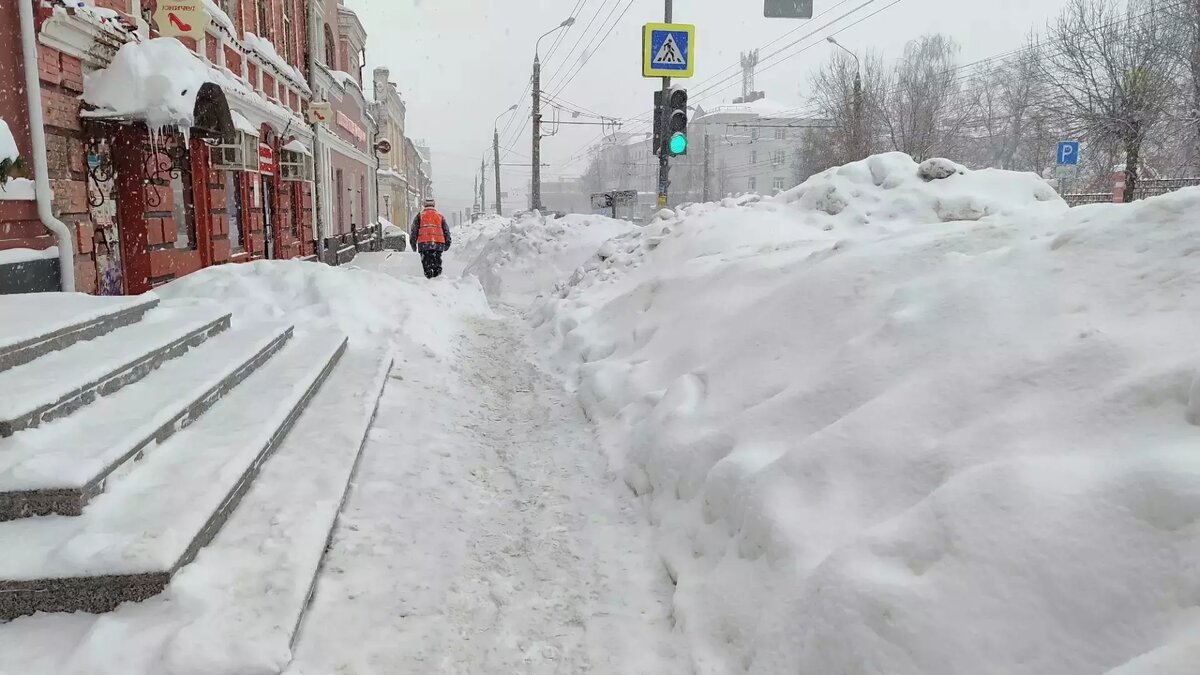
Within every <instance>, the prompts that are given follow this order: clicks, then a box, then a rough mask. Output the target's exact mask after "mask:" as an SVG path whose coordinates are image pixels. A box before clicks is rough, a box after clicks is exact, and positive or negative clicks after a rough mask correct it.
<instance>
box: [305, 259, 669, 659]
mask: <svg viewBox="0 0 1200 675" xmlns="http://www.w3.org/2000/svg"><path fill="white" fill-rule="evenodd" d="M435 283H438V282H435ZM456 326H458V330H457V334H455V335H447V336H444V339H445V346H446V351H445V352H444V353H437V351H436V350H427V351H426V352H425V353H423V354H415V355H414V354H407V355H405V356H404V358H403V359H402V360H398V361H397V363H396V366H395V368H394V369H393V371H392V374H391V379H390V380H389V382H388V386H387V389H386V391H385V394H384V398H383V401H382V402H381V405H380V410H379V415H378V418H377V422H376V425H375V427H374V429H373V430H372V431H371V434H370V439H369V441H368V445H367V447H366V449H365V452H364V457H363V464H362V466H361V467H360V470H359V474H358V476H359V477H358V484H357V485H356V486H355V488H354V489H353V491H352V493H351V497H350V500H349V503H348V504H347V506H346V510H345V512H344V513H343V516H342V520H341V522H340V525H339V529H338V533H337V535H336V537H335V540H334V546H333V549H332V551H331V552H330V553H329V555H328V557H327V558H326V561H325V571H324V574H323V576H322V578H321V580H320V583H319V586H318V588H317V595H316V599H315V603H314V606H313V608H312V610H311V611H310V613H309V615H308V617H307V619H306V622H305V624H304V626H303V627H302V632H301V635H300V640H299V644H298V646H297V653H296V659H295V661H294V662H293V663H292V666H291V669H290V670H289V673H291V674H292V675H301V674H303V675H314V674H318V673H320V674H324V673H357V674H359V675H365V674H367V673H389V674H400V673H414V674H416V673H420V674H421V675H427V674H429V675H432V674H434V673H480V674H482V673H582V672H591V673H613V674H618V673H619V674H621V675H633V674H636V673H647V674H650V673H653V674H655V675H670V674H672V673H682V672H687V671H686V669H685V668H684V665H683V660H682V659H680V658H679V657H678V655H677V654H676V653H675V645H676V643H675V641H674V638H673V635H672V626H673V619H672V617H671V601H670V598H671V593H672V586H671V581H670V579H669V578H668V576H667V573H666V570H665V568H664V567H663V564H662V562H661V561H660V559H659V558H658V557H657V556H656V554H655V553H654V550H653V546H652V543H651V534H650V531H649V526H648V525H647V524H646V522H645V517H644V515H643V511H642V510H641V509H640V507H639V504H638V503H637V501H636V500H635V498H634V497H633V495H632V494H631V493H630V492H629V490H628V489H627V488H626V487H625V486H624V485H623V484H621V483H620V482H619V481H614V479H613V477H612V476H611V475H610V474H609V473H608V472H607V469H606V461H605V457H604V454H603V453H602V452H601V451H600V450H599V449H598V447H597V442H596V439H595V436H594V433H593V431H592V429H591V427H590V425H589V423H588V421H587V420H586V418H585V417H584V416H583V414H582V412H581V410H580V408H579V406H578V404H577V403H576V401H575V400H574V397H573V396H571V395H570V394H567V393H565V392H563V391H562V388H561V386H559V385H558V384H557V383H556V382H554V381H552V380H551V379H550V378H548V377H547V376H546V375H545V374H543V373H542V372H541V371H539V370H538V369H537V368H536V367H535V366H534V365H532V362H531V361H530V359H529V358H527V348H526V345H525V342H524V338H523V335H522V332H523V329H521V328H520V327H519V326H520V323H519V322H517V321H514V320H512V319H509V318H500V317H497V318H490V319H489V318H469V319H467V320H465V321H464V322H462V323H461V324H456Z"/></svg>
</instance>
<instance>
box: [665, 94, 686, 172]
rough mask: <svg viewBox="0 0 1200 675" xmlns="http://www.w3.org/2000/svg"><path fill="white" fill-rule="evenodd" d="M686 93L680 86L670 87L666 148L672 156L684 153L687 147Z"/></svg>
mask: <svg viewBox="0 0 1200 675" xmlns="http://www.w3.org/2000/svg"><path fill="white" fill-rule="evenodd" d="M687 104H688V93H687V89H684V88H683V87H680V86H678V85H677V86H674V87H671V91H670V95H669V97H668V100H667V113H666V114H667V133H668V134H670V136H669V137H668V139H667V149H668V150H669V151H670V153H671V156H672V157H678V156H679V155H686V154H687V149H688V137H687V128H688V110H687Z"/></svg>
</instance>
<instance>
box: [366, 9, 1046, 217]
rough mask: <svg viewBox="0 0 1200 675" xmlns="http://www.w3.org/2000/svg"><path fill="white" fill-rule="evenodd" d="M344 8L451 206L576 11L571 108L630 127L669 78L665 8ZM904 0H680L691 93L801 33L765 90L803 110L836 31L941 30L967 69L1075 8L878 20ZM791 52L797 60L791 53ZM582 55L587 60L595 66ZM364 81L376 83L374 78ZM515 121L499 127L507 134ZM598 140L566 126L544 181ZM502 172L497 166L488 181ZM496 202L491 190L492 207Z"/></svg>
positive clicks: (569, 168) (735, 84) (515, 174)
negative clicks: (802, 5) (693, 60)
mask: <svg viewBox="0 0 1200 675" xmlns="http://www.w3.org/2000/svg"><path fill="white" fill-rule="evenodd" d="M344 1H345V3H346V4H347V5H348V6H349V7H350V8H352V9H354V10H356V11H357V12H358V13H359V16H360V17H361V19H362V22H363V24H364V25H365V26H366V28H367V31H368V33H369V38H368V41H367V63H368V69H373V68H375V67H376V66H386V67H388V68H390V69H391V72H392V81H394V82H396V83H397V84H398V85H399V87H400V90H401V92H402V94H403V96H404V99H405V101H406V102H407V104H408V120H407V126H408V131H409V134H410V135H411V136H412V137H414V138H417V139H425V140H426V141H427V142H428V144H429V145H430V147H431V148H432V151H433V155H434V180H435V187H436V190H437V197H438V199H439V201H440V205H441V206H442V207H443V209H444V210H452V209H457V208H463V207H466V206H469V205H470V203H471V190H472V186H473V184H474V177H475V176H476V175H478V173H479V162H480V160H481V159H482V158H483V153H484V152H485V151H486V152H488V153H489V157H490V152H491V140H492V123H493V121H494V120H495V119H496V116H497V115H500V114H501V113H503V112H504V111H505V110H506V109H507V108H508V107H509V106H511V105H513V104H514V103H517V102H518V96H520V94H521V93H522V91H523V90H524V89H525V87H526V86H527V85H528V83H529V79H530V72H531V67H532V61H533V46H534V41H535V40H536V39H537V37H538V36H539V35H541V34H542V33H544V32H546V31H547V30H550V29H551V28H553V27H554V26H556V25H558V24H559V23H560V22H561V21H562V20H563V19H566V18H567V17H568V16H570V15H571V13H572V11H573V10H575V9H576V8H577V7H578V11H577V12H576V15H577V16H578V22H577V23H576V25H575V26H574V27H572V28H571V29H570V30H569V31H563V32H564V40H563V42H562V44H560V45H559V46H558V48H557V49H556V50H555V51H554V52H552V53H550V52H551V49H552V48H553V46H554V45H555V37H556V36H554V35H552V36H550V37H548V38H546V39H545V40H543V41H542V54H543V76H542V78H543V85H542V89H543V90H544V91H546V92H548V93H551V94H553V93H554V92H556V91H558V90H559V86H560V84H562V83H564V82H565V81H566V80H567V79H569V77H570V76H571V75H575V73H578V74H577V75H575V77H574V79H573V80H571V82H570V83H569V84H567V85H566V87H565V88H563V89H562V90H561V91H560V92H559V94H558V95H559V97H560V98H561V99H563V100H565V101H568V102H570V103H571V104H574V105H576V106H580V107H582V108H585V109H587V110H591V111H595V112H597V113H599V114H602V115H606V116H611V117H616V118H629V117H634V116H636V115H639V114H642V113H644V112H645V111H646V110H647V109H648V108H649V107H650V105H651V104H652V99H651V96H652V91H653V89H654V88H655V87H656V86H657V84H658V83H659V82H661V81H660V80H647V79H644V78H642V77H641V52H640V50H641V26H642V24H644V23H647V22H656V21H662V18H663V3H662V0H344ZM894 1H896V0H816V9H815V12H816V14H817V15H818V16H817V17H815V18H814V19H813V20H812V21H799V20H786V19H765V18H763V16H762V14H763V3H762V0H675V3H674V4H675V21H677V22H680V23H694V24H696V27H697V28H696V30H697V69H696V76H695V77H694V78H693V79H692V80H690V81H689V87H690V88H691V90H692V91H693V92H698V91H700V90H701V89H703V88H704V87H708V86H711V85H713V84H714V83H718V82H719V81H720V80H721V79H723V78H724V77H727V76H730V75H735V74H737V73H739V72H740V69H739V68H738V67H737V64H738V58H739V53H740V52H742V51H749V50H751V49H754V48H756V47H763V46H764V45H766V44H768V43H770V42H772V41H774V40H776V39H777V38H779V37H780V36H783V35H784V34H785V33H789V32H791V31H794V32H791V34H790V35H788V36H787V37H786V38H785V39H783V40H781V41H779V42H777V43H776V44H774V45H772V46H770V47H766V48H765V49H764V50H763V51H762V53H761V56H762V57H766V56H767V54H769V53H770V52H772V51H774V50H777V49H779V48H780V47H783V46H786V45H787V44H788V43H790V42H793V41H795V40H797V39H801V38H804V39H803V40H801V42H800V43H799V44H797V45H796V46H795V47H792V48H790V49H788V50H787V51H785V52H784V53H782V54H780V55H779V56H777V57H776V58H775V59H772V60H769V61H767V60H764V62H763V63H762V65H760V66H759V74H758V76H757V82H756V88H757V89H759V90H763V91H765V92H766V94H767V97H768V98H770V99H773V100H777V101H780V102H782V103H785V104H788V105H790V106H795V107H800V106H803V105H805V104H806V102H807V98H806V93H805V86H806V83H807V82H808V79H809V75H810V74H811V72H812V71H813V69H814V68H815V67H816V66H817V65H818V64H820V63H821V62H822V61H824V60H825V59H827V58H828V56H829V52H830V50H831V49H833V47H832V46H831V45H829V44H828V43H826V42H825V41H824V39H825V37H826V36H828V35H830V34H834V33H836V35H837V39H838V40H839V41H840V42H842V43H843V44H845V45H846V46H847V47H849V48H850V49H853V50H863V49H875V50H879V51H882V52H883V53H884V55H885V57H887V56H895V55H897V54H899V53H900V52H901V50H902V49H903V47H904V43H905V42H907V41H908V40H911V39H912V38H914V37H917V36H919V35H922V34H924V33H932V32H943V33H947V34H949V35H951V36H953V37H954V38H955V39H956V40H957V41H958V42H959V44H960V45H961V46H962V60H963V61H964V62H969V61H975V60H978V59H982V58H987V57H990V56H994V55H997V54H1002V53H1004V52H1007V51H1009V50H1012V49H1016V48H1018V47H1020V46H1021V45H1022V43H1023V41H1024V39H1025V36H1026V35H1027V34H1028V33H1029V31H1030V30H1031V29H1033V28H1040V27H1042V26H1044V25H1045V22H1046V20H1047V19H1048V18H1050V17H1052V16H1053V15H1054V14H1056V13H1057V12H1058V11H1059V10H1060V9H1061V7H1062V6H1063V5H1064V4H1066V1H1067V0H898V2H897V4H895V5H894V6H892V7H890V8H887V9H883V11H882V12H880V13H879V14H877V15H875V16H870V15H871V14H872V13H874V12H875V11H876V10H879V9H882V8H885V7H887V6H888V5H890V4H892V3H893V2H894ZM864 5H865V6H864ZM823 12H824V14H822V13H823ZM845 14H849V15H848V16H846V17H845V18H842V19H840V20H839V17H842V16H843V15H845ZM618 17H620V20H619V21H618ZM859 20H862V21H861V23H858V24H857V25H851V24H854V22H856V21H859ZM589 23H591V24H592V25H591V28H590V29H588V24H589ZM830 23H832V25H828V26H827V24H830ZM613 26H615V28H612V32H611V33H609V30H610V27H613ZM842 29H844V30H842ZM839 31H840V32H839ZM605 34H607V35H608V36H607V39H605V40H603V42H601V38H603V37H604V36H605ZM589 43H591V48H590V49H588V50H585V47H587V46H588V45H589ZM790 54H796V56H793V57H791V58H786V59H785V58H784V57H786V56H788V55H790ZM585 55H586V56H588V57H590V58H588V59H587V60H586V62H585V63H584V62H582V61H581V58H582V57H583V56H585ZM776 63H778V65H773V64H776ZM581 65H582V68H580V66H581ZM366 79H367V81H370V76H369V73H368V75H367V78H366ZM368 88H369V87H368ZM371 93H372V92H370V91H368V92H367V95H368V96H370V95H371ZM740 94H741V78H740V75H738V76H737V77H732V78H730V79H729V80H728V81H726V82H723V83H720V84H719V85H718V87H717V89H714V90H713V91H710V92H708V93H707V94H706V95H704V96H702V97H698V96H696V95H695V93H693V96H692V103H693V104H699V105H702V106H712V105H717V104H720V103H722V102H728V101H729V100H730V99H732V98H734V97H736V96H738V95H740ZM519 102H520V103H521V104H522V108H521V109H520V110H518V111H517V113H516V114H520V115H522V117H521V118H520V119H519V120H514V124H513V125H512V126H511V127H510V129H509V133H508V134H506V135H504V136H502V137H501V144H502V145H509V146H510V147H511V148H512V152H509V153H507V154H505V156H504V159H503V160H502V163H514V164H516V163H522V162H524V163H528V162H529V153H530V135H529V133H530V132H529V103H530V97H528V96H527V97H524V98H522V99H520V101H519ZM551 114H552V113H550V112H547V113H546V115H547V116H549V115H551ZM563 119H571V118H570V117H564V118H563ZM507 121H508V120H507V118H506V117H502V118H501V120H500V127H501V129H503V128H504V127H505V124H506V123H507ZM579 121H586V120H584V119H583V118H580V120H579ZM518 125H519V129H518ZM625 129H626V130H641V127H636V126H634V125H628V126H626V127H625ZM518 131H519V132H520V133H519V135H518ZM600 133H601V129H600V127H588V126H574V127H568V126H565V125H564V126H561V129H560V132H559V133H558V135H556V136H554V137H552V138H546V139H544V140H543V141H542V153H543V161H544V162H546V163H549V164H551V165H552V166H550V167H548V168H543V170H542V177H543V179H544V180H554V179H557V178H558V177H559V176H577V175H579V174H580V173H582V172H583V170H584V169H585V168H586V160H585V159H581V158H582V157H583V156H584V154H585V151H586V149H587V147H588V145H589V142H590V141H592V140H593V139H595V138H597V137H598V135H599V134H600ZM491 176H492V174H491V169H490V168H489V170H488V183H489V185H490V184H491V180H492V178H491ZM503 179H504V181H505V182H506V183H507V184H508V185H515V184H517V183H521V184H525V183H528V181H529V168H528V167H505V168H504V173H503ZM492 194H493V189H492V188H491V187H489V188H488V201H489V202H491V199H492V197H491V195H492Z"/></svg>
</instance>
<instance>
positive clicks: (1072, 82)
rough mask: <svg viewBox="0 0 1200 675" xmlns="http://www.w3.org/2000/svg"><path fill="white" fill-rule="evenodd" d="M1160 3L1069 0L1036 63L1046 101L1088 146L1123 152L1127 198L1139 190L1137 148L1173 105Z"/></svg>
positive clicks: (1173, 73) (1166, 22) (1172, 66)
mask: <svg viewBox="0 0 1200 675" xmlns="http://www.w3.org/2000/svg"><path fill="white" fill-rule="evenodd" d="M1157 4H1158V3H1157V0H1129V1H1128V4H1127V6H1126V7H1125V8H1124V10H1123V11H1122V10H1121V9H1120V8H1118V6H1117V4H1116V1H1115V0H1071V2H1070V4H1068V5H1067V7H1066V8H1065V9H1064V10H1063V12H1062V14H1061V15H1060V16H1059V18H1058V20H1057V21H1056V22H1054V23H1053V24H1052V25H1051V26H1050V31H1049V36H1048V41H1049V44H1048V45H1047V47H1048V48H1047V49H1045V50H1044V58H1043V59H1042V60H1041V61H1040V63H1041V66H1042V69H1043V75H1044V77H1045V79H1046V82H1047V85H1048V87H1049V89H1050V94H1051V95H1050V97H1049V101H1048V106H1049V107H1050V109H1051V110H1054V111H1055V112H1057V113H1058V114H1059V115H1061V116H1062V117H1063V118H1066V119H1072V120H1074V122H1075V126H1076V127H1077V130H1078V132H1079V133H1080V135H1081V136H1083V137H1085V138H1086V140H1087V141H1088V145H1089V147H1090V148H1096V149H1099V150H1101V151H1102V150H1103V149H1104V148H1113V149H1116V150H1119V151H1121V152H1123V153H1124V155H1125V186H1126V189H1125V200H1126V201H1132V200H1133V196H1134V190H1135V189H1136V187H1137V181H1138V175H1139V173H1138V172H1139V168H1140V164H1141V162H1142V149H1143V145H1144V144H1145V142H1146V139H1147V137H1148V136H1149V134H1150V133H1151V132H1152V131H1153V130H1154V129H1155V127H1156V126H1157V125H1159V124H1160V123H1162V122H1163V121H1164V120H1165V119H1166V117H1167V114H1168V111H1169V110H1170V109H1171V107H1172V98H1173V95H1174V91H1175V88H1176V83H1177V81H1178V80H1177V75H1178V70H1179V69H1178V64H1179V61H1178V59H1176V58H1173V56H1174V55H1172V54H1171V53H1170V50H1171V40H1170V36H1171V27H1170V19H1169V15H1168V14H1167V13H1166V12H1163V11H1159V9H1158V7H1157Z"/></svg>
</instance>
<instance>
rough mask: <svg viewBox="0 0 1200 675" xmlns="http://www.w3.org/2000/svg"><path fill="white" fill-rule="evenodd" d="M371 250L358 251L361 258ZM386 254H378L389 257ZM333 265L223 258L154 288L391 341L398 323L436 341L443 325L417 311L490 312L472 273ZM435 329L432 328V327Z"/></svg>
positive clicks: (420, 338)
mask: <svg viewBox="0 0 1200 675" xmlns="http://www.w3.org/2000/svg"><path fill="white" fill-rule="evenodd" d="M364 255H366V254H360V256H359V257H360V258H361V257H363V256H364ZM374 255H376V256H384V257H382V258H380V260H381V261H382V260H387V256H386V255H384V254H374ZM369 258H370V256H368V257H367V258H364V260H363V261H359V260H358V258H356V259H355V260H356V262H357V263H359V265H358V266H342V267H329V266H327V265H321V264H318V263H311V262H302V261H297V260H292V261H265V260H263V261H257V262H252V263H246V264H239V265H220V266H217V267H209V268H205V269H203V270H200V271H199V272H196V273H194V274H189V275H187V276H184V277H182V278H180V279H177V280H175V281H172V282H171V283H169V284H167V285H165V286H161V287H159V288H156V289H155V292H156V293H157V294H158V295H159V296H160V297H162V298H164V299H181V298H199V299H211V300H218V301H220V302H221V303H222V305H223V306H224V307H227V308H229V310H230V311H232V312H233V313H234V320H235V321H239V322H241V321H261V320H283V319H286V320H287V321H291V322H293V323H295V324H296V328H297V330H299V331H304V330H307V329H313V328H336V329H338V330H340V331H342V332H343V333H346V334H347V335H349V336H350V340H351V345H352V346H353V345H355V344H356V343H370V342H377V341H380V340H388V339H390V338H391V336H392V334H393V333H395V332H396V331H397V330H401V331H403V332H405V333H408V334H409V335H410V337H412V338H413V339H414V340H415V341H417V342H429V343H436V342H437V340H436V336H437V330H438V328H437V327H436V326H428V325H425V323H426V322H423V321H422V322H413V321H411V320H410V318H411V317H413V316H414V315H429V314H433V315H437V314H444V313H445V312H446V310H447V308H452V309H453V310H454V312H456V313H467V314H472V313H473V314H479V315H487V314H489V313H490V310H488V308H487V300H486V299H485V298H484V297H483V292H482V290H481V289H480V288H479V286H478V284H477V283H476V282H474V281H472V280H462V281H455V282H451V283H449V284H446V285H444V287H443V286H438V287H436V288H434V289H433V290H432V291H431V289H430V287H429V285H428V284H425V283H422V282H423V280H421V279H418V278H417V277H414V276H403V275H389V274H386V273H383V272H384V271H385V270H386V266H385V265H384V263H382V262H379V263H377V265H376V266H377V267H379V266H383V267H382V268H381V269H378V270H374V269H371V270H369V269H363V265H362V263H363V262H364V261H366V260H367V259H369ZM430 331H434V333H430Z"/></svg>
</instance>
